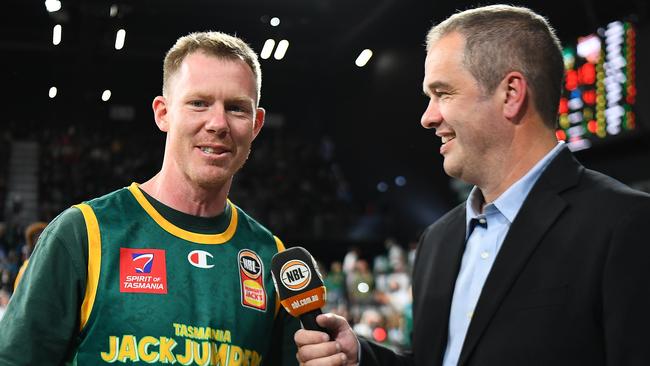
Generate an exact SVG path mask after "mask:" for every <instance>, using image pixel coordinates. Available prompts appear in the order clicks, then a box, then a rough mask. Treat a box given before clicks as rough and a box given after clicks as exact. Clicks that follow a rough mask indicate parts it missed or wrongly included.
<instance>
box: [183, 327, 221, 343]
mask: <svg viewBox="0 0 650 366" xmlns="http://www.w3.org/2000/svg"><path fill="white" fill-rule="evenodd" d="M172 326H173V327H174V334H175V335H176V336H177V337H183V338H192V339H195V340H200V341H207V340H210V341H217V342H219V343H230V342H231V341H232V336H231V334H230V331H229V330H223V329H213V328H210V327H197V326H193V325H187V324H180V323H172Z"/></svg>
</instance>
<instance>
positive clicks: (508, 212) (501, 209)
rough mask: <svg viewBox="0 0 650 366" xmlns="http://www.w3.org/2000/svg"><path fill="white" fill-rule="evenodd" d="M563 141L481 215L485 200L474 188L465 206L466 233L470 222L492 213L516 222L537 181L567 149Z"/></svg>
mask: <svg viewBox="0 0 650 366" xmlns="http://www.w3.org/2000/svg"><path fill="white" fill-rule="evenodd" d="M564 145H565V144H564V142H563V141H559V142H558V144H557V145H556V146H555V147H554V148H553V149H552V150H551V151H549V152H548V153H547V154H546V155H545V156H544V157H543V158H542V159H541V160H540V161H538V162H537V164H535V166H533V168H532V169H530V170H529V171H528V173H526V175H524V176H523V177H521V178H520V179H519V180H518V181H517V182H515V183H514V184H513V185H511V186H510V187H509V188H508V189H507V190H506V191H505V192H503V193H502V194H501V195H500V196H499V197H498V198H497V199H496V200H494V202H493V203H492V204H490V205H486V207H485V211H484V212H483V213H482V214H481V206H482V205H483V202H484V198H483V193H482V192H481V190H480V189H479V188H478V187H476V186H474V188H472V191H471V192H470V194H469V197H468V198H467V202H466V204H465V223H466V225H465V227H466V233H469V227H470V221H471V220H472V219H473V218H476V217H479V216H481V215H482V216H486V215H489V214H491V213H500V214H502V215H503V216H504V217H505V218H506V219H507V220H508V221H509V222H510V223H512V222H513V221H514V220H515V217H516V216H517V213H518V212H519V209H520V208H521V206H522V205H523V204H524V200H525V199H526V197H527V196H528V193H529V192H530V190H531V189H532V188H533V186H534V185H535V182H537V179H539V177H540V176H541V175H542V173H543V172H544V170H545V169H546V167H547V166H548V164H550V162H551V161H552V160H553V159H554V158H555V157H556V156H557V155H558V154H559V153H560V151H562V149H564V148H565V146H564Z"/></svg>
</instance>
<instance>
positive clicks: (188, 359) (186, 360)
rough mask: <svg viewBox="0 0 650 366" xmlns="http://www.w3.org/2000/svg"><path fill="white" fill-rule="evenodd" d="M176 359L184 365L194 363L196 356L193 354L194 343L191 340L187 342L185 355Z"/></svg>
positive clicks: (177, 356)
mask: <svg viewBox="0 0 650 366" xmlns="http://www.w3.org/2000/svg"><path fill="white" fill-rule="evenodd" d="M176 359H177V360H178V362H180V363H181V364H183V365H189V364H191V363H192V362H194V354H193V353H192V341H191V340H189V339H186V340H185V354H184V355H179V354H177V355H176Z"/></svg>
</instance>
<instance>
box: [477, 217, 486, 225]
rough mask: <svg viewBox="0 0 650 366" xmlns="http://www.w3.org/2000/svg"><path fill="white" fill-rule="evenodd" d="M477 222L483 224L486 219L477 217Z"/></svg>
mask: <svg viewBox="0 0 650 366" xmlns="http://www.w3.org/2000/svg"><path fill="white" fill-rule="evenodd" d="M478 222H479V224H481V225H485V224H486V223H487V220H486V219H484V218H482V217H481V218H480V219H478Z"/></svg>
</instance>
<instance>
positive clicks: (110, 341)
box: [73, 184, 297, 366]
mask: <svg viewBox="0 0 650 366" xmlns="http://www.w3.org/2000/svg"><path fill="white" fill-rule="evenodd" d="M77 207H78V208H79V209H80V210H81V211H82V213H83V216H84V220H85V223H86V229H87V234H88V275H87V278H88V282H87V285H86V287H85V295H84V298H83V303H82V305H81V315H80V333H79V336H78V343H77V344H78V346H77V349H76V351H75V353H74V357H73V364H79V365H94V364H102V363H129V364H131V363H138V364H147V363H158V364H167V363H169V364H174V363H178V364H182V365H221V366H230V365H242V366H244V365H245V366H249V365H250V366H256V365H261V364H267V365H270V364H272V362H271V361H270V358H271V357H272V356H271V354H273V353H278V352H280V353H285V352H286V349H285V350H281V349H274V348H281V347H292V345H286V344H282V342H276V341H275V340H277V339H278V338H282V335H279V334H277V333H278V330H279V329H280V331H282V330H281V328H282V327H281V326H280V325H278V322H280V320H279V319H277V318H278V313H279V312H280V309H279V305H278V304H279V303H278V301H277V299H276V294H275V291H274V287H273V282H272V278H271V275H270V262H271V257H272V256H273V255H274V254H275V253H277V252H278V251H281V250H283V249H284V247H283V244H282V242H281V241H280V240H279V239H277V238H276V237H274V236H273V235H272V234H271V233H270V232H269V231H268V230H266V229H265V228H264V227H262V226H261V225H260V224H258V223H257V222H255V221H254V220H253V219H251V218H250V217H248V216H247V215H246V214H245V213H244V212H243V211H241V210H240V209H239V208H237V207H236V206H234V205H233V204H232V203H231V202H230V201H228V208H227V210H226V212H227V213H229V215H221V216H220V217H219V219H223V220H225V222H224V223H223V226H224V227H225V230H224V231H223V232H221V233H218V234H201V233H196V232H192V231H187V230H185V229H183V228H180V227H178V226H176V225H174V224H173V223H172V222H170V221H168V220H167V219H166V218H165V217H164V216H163V215H161V214H160V213H159V212H158V211H157V210H156V209H155V208H154V206H152V205H151V203H150V202H149V201H148V200H147V198H146V197H145V196H144V195H143V193H142V191H140V189H139V188H138V186H137V185H136V184H132V185H131V186H130V187H128V188H124V189H121V190H118V191H116V192H113V193H111V194H108V195H106V196H103V197H100V198H97V199H94V200H91V201H89V202H87V203H84V204H81V205H77ZM282 313H283V314H282V316H283V317H284V316H285V315H286V313H284V310H282ZM292 323H293V324H292ZM287 324H292V325H293V327H292V328H291V329H284V332H293V331H295V330H296V329H297V326H296V324H297V322H296V321H295V320H292V321H288V322H287ZM292 334H293V333H291V335H292ZM293 352H295V349H293V350H291V351H290V353H293ZM285 361H287V360H285ZM293 362H295V359H293V356H292V360H291V363H293Z"/></svg>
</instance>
